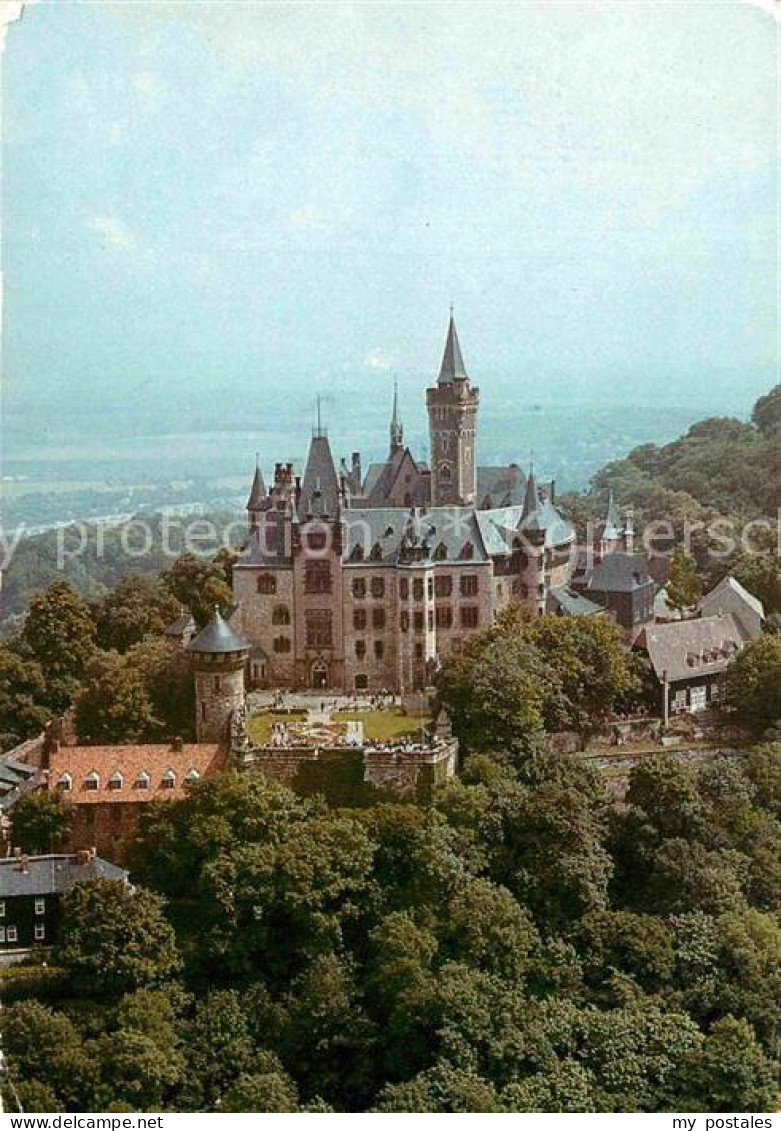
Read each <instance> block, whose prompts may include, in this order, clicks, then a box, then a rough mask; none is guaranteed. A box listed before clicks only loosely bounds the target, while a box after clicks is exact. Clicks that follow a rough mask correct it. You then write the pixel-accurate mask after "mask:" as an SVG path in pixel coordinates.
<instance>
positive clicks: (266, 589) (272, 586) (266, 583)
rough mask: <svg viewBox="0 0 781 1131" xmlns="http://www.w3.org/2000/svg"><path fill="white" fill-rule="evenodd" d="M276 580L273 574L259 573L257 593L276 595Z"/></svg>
mask: <svg viewBox="0 0 781 1131" xmlns="http://www.w3.org/2000/svg"><path fill="white" fill-rule="evenodd" d="M276 591H277V579H276V577H274V574H273V573H261V575H260V577H259V578H258V593H276Z"/></svg>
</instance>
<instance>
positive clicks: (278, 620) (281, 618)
mask: <svg viewBox="0 0 781 1131" xmlns="http://www.w3.org/2000/svg"><path fill="white" fill-rule="evenodd" d="M271 623H272V624H290V609H289V608H288V607H287V605H276V606H275V608H274V612H273V613H272V614H271Z"/></svg>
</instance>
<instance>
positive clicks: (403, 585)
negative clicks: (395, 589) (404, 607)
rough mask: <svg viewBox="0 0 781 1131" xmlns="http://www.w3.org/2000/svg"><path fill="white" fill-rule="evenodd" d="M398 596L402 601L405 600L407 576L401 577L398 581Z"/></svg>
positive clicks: (406, 596) (407, 584)
mask: <svg viewBox="0 0 781 1131" xmlns="http://www.w3.org/2000/svg"><path fill="white" fill-rule="evenodd" d="M399 597H401V599H402V601H406V600H407V598H408V597H409V578H407V577H402V578H401V579H400V581H399Z"/></svg>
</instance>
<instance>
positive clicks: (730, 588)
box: [700, 574, 765, 620]
mask: <svg viewBox="0 0 781 1131" xmlns="http://www.w3.org/2000/svg"><path fill="white" fill-rule="evenodd" d="M741 605H745V606H747V607H748V608H749V609H750V610H751V612H752V613H753V614H754V616H755V617H757V618H758V619H759V620H764V619H765V606H764V605H763V604H762V602H761V601H760V600H759V598H758V597H755V596H754V594H753V593H749V591H748V589H746V588H745V587H744V586H743V585H741V584H740V582H739V581H738V580H737V579H736V578H734V577H733V576H732V575H731V574H728V575H727V576H726V577H722V579H721V581H720V582H719V583H718V585H716V586H715V587H714V588H713V589H711V591H710V593H706V594H705V596H704V597H703V598H702V601H701V602H700V607H701V608H702V611H703V612H704V613H718V612H725V613H726V612H730V613H735V614H736V615H737V616H740V607H741Z"/></svg>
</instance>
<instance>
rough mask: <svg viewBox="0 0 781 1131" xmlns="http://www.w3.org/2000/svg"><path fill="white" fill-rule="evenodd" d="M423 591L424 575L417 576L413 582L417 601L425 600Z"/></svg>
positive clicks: (413, 590)
mask: <svg viewBox="0 0 781 1131" xmlns="http://www.w3.org/2000/svg"><path fill="white" fill-rule="evenodd" d="M423 593H424V589H423V578H422V577H416V578H415V580H414V581H413V582H412V596H413V597H414V598H415V600H416V601H422V600H423Z"/></svg>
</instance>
